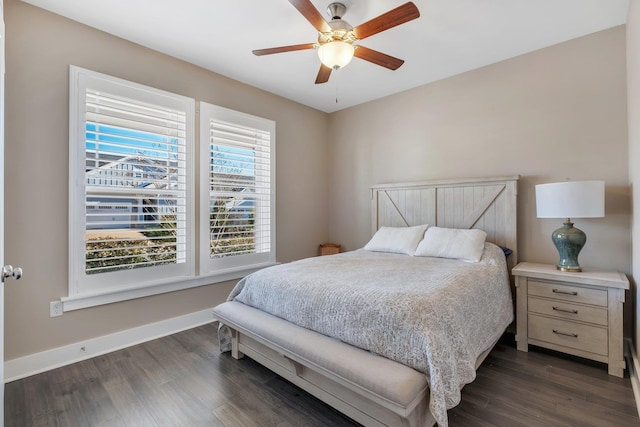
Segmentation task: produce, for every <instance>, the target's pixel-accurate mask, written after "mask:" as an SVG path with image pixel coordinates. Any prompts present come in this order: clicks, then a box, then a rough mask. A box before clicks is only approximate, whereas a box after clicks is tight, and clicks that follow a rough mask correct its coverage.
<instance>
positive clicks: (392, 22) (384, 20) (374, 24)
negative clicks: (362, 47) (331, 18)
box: [353, 2, 420, 40]
mask: <svg viewBox="0 0 640 427" xmlns="http://www.w3.org/2000/svg"><path fill="white" fill-rule="evenodd" d="M419 16H420V11H419V10H418V8H417V7H416V5H415V4H413V2H408V3H405V4H403V5H402V6H398V7H396V8H395V9H392V10H390V11H389V12H387V13H383V14H382V15H380V16H378V17H377V18H373V19H372V20H370V21H367V22H365V23H364V24H360V25H358V26H357V27H355V28H354V29H353V34H354V35H355V36H356V37H357V38H358V39H359V40H362V39H365V38H367V37H370V36H372V35H374V34H378V33H380V32H382V31H385V30H388V29H389V28H393V27H396V26H398V25H400V24H404V23H405V22H409V21H411V20H413V19H416V18H418V17H419Z"/></svg>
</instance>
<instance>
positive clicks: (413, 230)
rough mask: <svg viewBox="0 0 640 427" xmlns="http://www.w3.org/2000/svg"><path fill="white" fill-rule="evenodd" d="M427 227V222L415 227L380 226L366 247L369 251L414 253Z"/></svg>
mask: <svg viewBox="0 0 640 427" xmlns="http://www.w3.org/2000/svg"><path fill="white" fill-rule="evenodd" d="M427 227H429V226H428V225H427V224H425V225H416V226H414V227H380V228H379V229H378V231H376V234H374V235H373V237H372V238H371V240H369V243H367V244H366V245H365V247H364V248H365V249H366V250H368V251H375V252H392V253H396V254H406V255H413V253H414V252H415V251H416V246H418V243H420V240H422V238H423V237H424V231H425V230H426V229H427Z"/></svg>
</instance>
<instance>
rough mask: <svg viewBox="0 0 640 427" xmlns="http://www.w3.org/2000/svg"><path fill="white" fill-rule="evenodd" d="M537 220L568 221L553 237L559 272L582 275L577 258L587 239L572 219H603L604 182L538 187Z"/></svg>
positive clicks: (554, 184) (555, 184)
mask: <svg viewBox="0 0 640 427" xmlns="http://www.w3.org/2000/svg"><path fill="white" fill-rule="evenodd" d="M536 206H537V216H538V218H565V222H564V224H563V225H562V227H561V228H559V229H557V230H555V231H554V232H553V233H552V234H551V240H553V244H554V245H555V246H556V248H557V249H558V253H559V254H560V260H559V262H558V265H557V266H556V267H557V268H558V270H560V271H582V269H581V268H580V264H578V254H579V253H580V251H581V250H582V247H583V246H584V244H585V242H586V241H587V236H586V234H584V232H583V231H582V230H580V229H578V228H576V227H574V226H573V223H572V222H571V218H598V217H603V216H604V181H567V182H554V183H550V184H539V185H536Z"/></svg>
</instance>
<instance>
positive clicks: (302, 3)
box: [289, 0, 331, 33]
mask: <svg viewBox="0 0 640 427" xmlns="http://www.w3.org/2000/svg"><path fill="white" fill-rule="evenodd" d="M289 3H291V4H292V5H293V7H295V8H296V9H298V12H300V13H301V14H302V16H304V17H305V18H307V21H309V22H310V23H311V25H313V27H314V28H315V29H316V30H318V31H319V32H321V33H328V32H330V31H331V27H330V26H329V24H327V21H325V20H324V18H323V17H322V14H321V13H320V12H318V9H316V7H315V6H314V5H313V4H312V3H311V1H310V0H289Z"/></svg>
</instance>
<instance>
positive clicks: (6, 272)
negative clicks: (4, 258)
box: [2, 265, 22, 282]
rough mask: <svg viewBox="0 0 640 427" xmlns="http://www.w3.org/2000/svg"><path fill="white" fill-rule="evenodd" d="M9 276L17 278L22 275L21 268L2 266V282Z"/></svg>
mask: <svg viewBox="0 0 640 427" xmlns="http://www.w3.org/2000/svg"><path fill="white" fill-rule="evenodd" d="M9 277H13V278H14V279H16V280H18V279H19V278H21V277H22V269H21V268H20V267H16V268H13V266H11V265H5V266H4V267H2V281H3V282H4V279H8V278H9Z"/></svg>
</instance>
